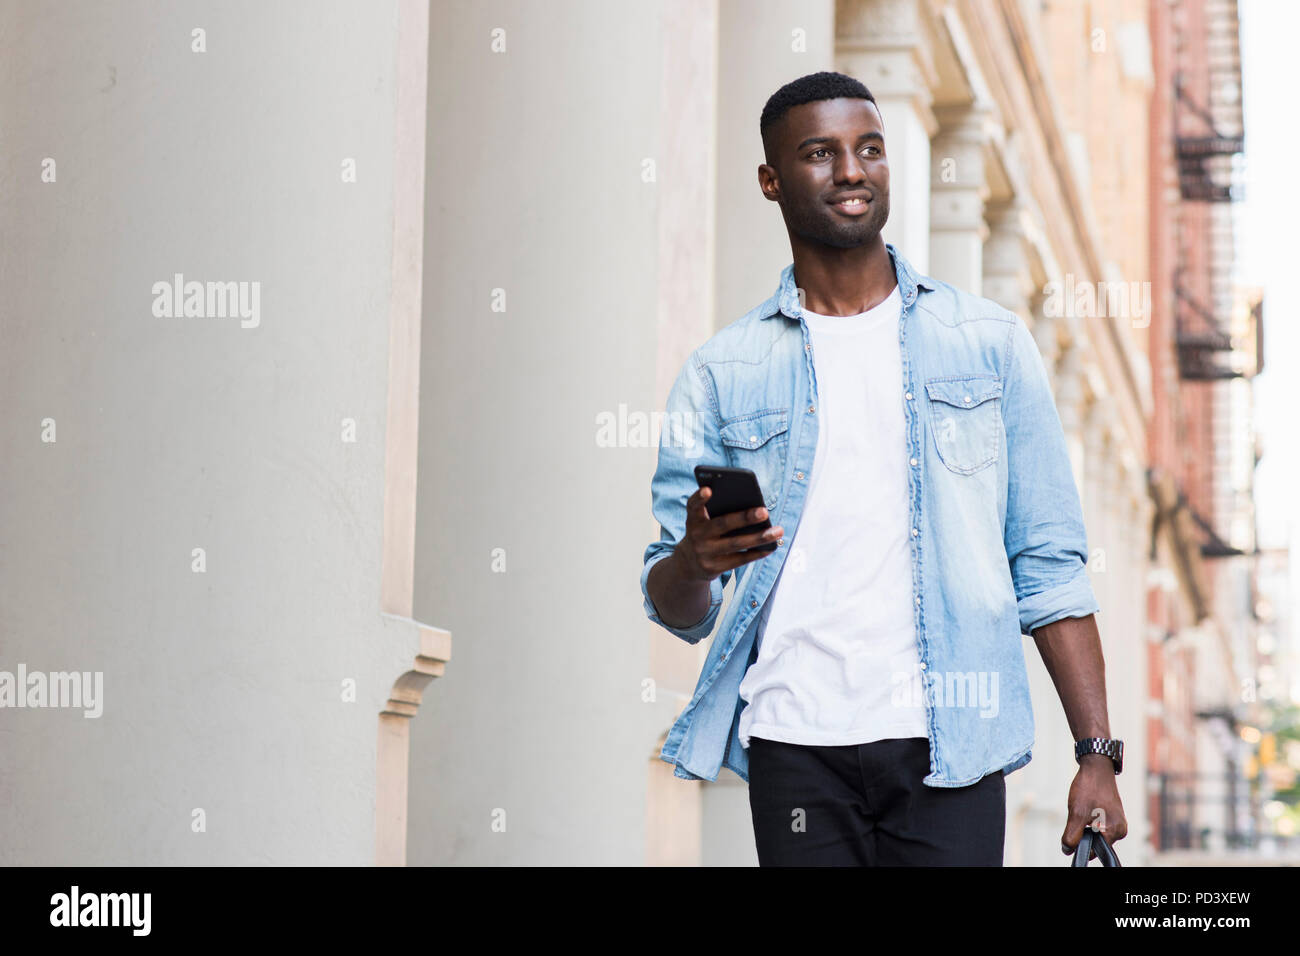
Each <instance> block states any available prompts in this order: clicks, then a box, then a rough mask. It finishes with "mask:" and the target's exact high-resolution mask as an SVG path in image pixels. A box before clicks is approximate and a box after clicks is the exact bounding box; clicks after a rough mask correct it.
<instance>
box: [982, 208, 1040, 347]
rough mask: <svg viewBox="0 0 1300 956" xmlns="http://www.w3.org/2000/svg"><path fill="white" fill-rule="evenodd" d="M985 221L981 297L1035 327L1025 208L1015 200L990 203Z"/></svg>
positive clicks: (1033, 293)
mask: <svg viewBox="0 0 1300 956" xmlns="http://www.w3.org/2000/svg"><path fill="white" fill-rule="evenodd" d="M986 220H987V222H988V227H989V238H988V241H987V242H985V243H984V289H983V293H982V294H983V295H985V296H987V297H988V298H990V299H992V300H993V301H994V302H997V303H998V304H999V305H1002V306H1004V307H1006V308H1008V309H1010V310H1011V311H1012V312H1015V313H1016V314H1018V315H1019V316H1020V317H1021V318H1023V319H1024V320H1025V322H1026V324H1028V325H1030V326H1031V328H1032V326H1033V314H1032V311H1031V310H1032V306H1033V302H1034V297H1035V292H1036V290H1035V287H1034V279H1033V275H1032V273H1031V271H1030V266H1029V244H1028V236H1027V234H1026V230H1025V225H1024V207H1023V206H1022V205H1021V203H1020V202H1019V201H1017V200H1015V199H1011V200H1008V201H1006V202H1000V203H996V204H991V205H989V206H988V208H987V210H986ZM1039 347H1040V348H1041V347H1042V346H1041V343H1040V346H1039Z"/></svg>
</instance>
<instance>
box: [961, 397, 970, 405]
mask: <svg viewBox="0 0 1300 956" xmlns="http://www.w3.org/2000/svg"><path fill="white" fill-rule="evenodd" d="M962 401H963V402H965V403H966V404H967V405H969V404H970V396H969V395H967V396H966V397H965V398H963V399H962Z"/></svg>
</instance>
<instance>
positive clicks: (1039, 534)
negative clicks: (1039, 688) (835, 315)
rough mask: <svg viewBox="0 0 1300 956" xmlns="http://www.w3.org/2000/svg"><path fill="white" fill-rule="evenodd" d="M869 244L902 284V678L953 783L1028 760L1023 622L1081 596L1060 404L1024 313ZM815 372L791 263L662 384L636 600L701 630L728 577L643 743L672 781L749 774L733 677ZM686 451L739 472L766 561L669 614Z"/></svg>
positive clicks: (799, 502)
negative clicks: (911, 650) (908, 580)
mask: <svg viewBox="0 0 1300 956" xmlns="http://www.w3.org/2000/svg"><path fill="white" fill-rule="evenodd" d="M886 248H887V249H888V251H889V254H890V256H891V257H892V260H893V263H894V273H895V276H896V277H897V280H898V285H899V292H900V293H901V295H902V297H903V307H902V314H901V316H900V318H899V323H898V341H899V344H900V347H901V348H900V351H901V355H902V363H903V379H902V380H903V394H901V395H899V396H898V400H899V402H900V403H901V405H902V408H903V411H904V415H905V422H906V431H907V461H908V467H909V473H908V517H909V518H910V522H911V529H912V535H911V545H912V547H911V564H912V568H911V570H912V593H913V599H914V601H913V606H914V614H915V621H916V635H917V642H918V649H919V653H920V658H921V667H922V680H920V681H917V682H916V684H917V685H920V686H921V687H923V688H924V693H923V694H922V695H921V696H922V699H923V701H924V704H925V709H926V724H927V727H928V736H929V739H930V773H929V774H928V775H927V776H926V777H925V778H924V782H925V783H926V784H927V785H929V786H932V787H963V786H967V785H969V784H972V783H974V782H976V781H977V780H979V779H980V778H981V777H982V776H984V775H985V774H987V773H991V772H993V771H995V770H1000V771H1002V772H1003V773H1010V772H1011V771H1013V770H1016V769H1018V768H1019V767H1023V766H1024V765H1025V764H1027V763H1028V762H1029V760H1030V757H1031V756H1032V754H1031V748H1032V747H1033V743H1034V718H1033V713H1032V710H1031V706H1030V700H1029V684H1028V675H1027V673H1026V671H1025V657H1024V648H1023V646H1022V644H1023V640H1022V635H1024V634H1031V633H1032V632H1033V630H1034V629H1035V628H1039V627H1042V626H1043V625H1045V624H1050V623H1051V622H1053V621H1055V620H1058V619H1060V618H1064V617H1085V616H1087V615H1088V614H1092V613H1095V612H1097V611H1098V610H1099V608H1098V606H1097V600H1096V597H1095V596H1094V594H1093V589H1092V583H1091V581H1090V580H1089V577H1088V571H1087V568H1086V563H1087V558H1088V545H1087V538H1086V533H1085V530H1084V526H1083V514H1082V508H1081V507H1080V504H1079V494H1078V490H1077V488H1076V486H1075V482H1074V475H1073V473H1072V471H1071V466H1070V459H1069V456H1068V454H1067V451H1066V445H1065V435H1064V433H1063V430H1062V428H1061V419H1060V416H1059V415H1058V414H1057V411H1056V405H1055V403H1054V402H1053V400H1052V392H1051V387H1050V385H1049V383H1048V378H1047V371H1046V368H1045V367H1044V365H1043V360H1042V357H1041V355H1040V354H1039V352H1038V348H1037V346H1036V344H1035V342H1034V340H1033V338H1032V336H1031V335H1030V333H1029V329H1028V328H1027V327H1026V326H1025V323H1024V322H1023V321H1022V320H1021V318H1020V317H1019V316H1018V315H1016V314H1015V313H1014V312H1011V311H1009V310H1007V309H1005V308H1003V307H1002V306H1000V305H998V304H997V303H995V302H993V301H991V300H989V299H984V298H980V297H979V296H975V295H971V294H969V293H966V292H962V291H961V290H959V289H955V288H953V287H952V286H951V285H948V284H947V283H945V282H940V281H937V280H935V279H932V278H930V277H928V276H923V275H918V274H917V273H916V272H915V271H914V270H913V269H912V267H911V266H910V265H909V264H908V262H907V260H906V259H904V258H903V256H902V255H901V254H900V253H899V252H898V251H897V250H896V249H895V248H894V246H893V245H892V244H887V245H886ZM814 369H815V361H814V355H813V348H812V342H811V339H810V337H809V334H808V326H807V323H806V322H805V321H804V318H803V310H802V308H801V306H800V300H799V294H798V290H797V289H796V287H795V283H794V265H793V263H792V264H790V265H788V266H786V268H785V269H784V270H783V271H782V273H781V282H780V286H779V287H778V288H777V290H776V292H775V294H773V295H772V297H771V298H769V299H768V300H767V301H766V302H764V303H763V304H762V305H760V306H758V308H756V309H753V310H752V311H750V312H749V313H747V314H746V315H744V316H742V317H741V318H740V319H738V320H736V321H735V322H732V323H731V324H730V325H728V326H726V327H725V328H723V329H721V330H720V331H718V332H717V333H716V334H715V335H714V336H713V337H712V338H710V339H709V340H708V341H707V342H705V343H704V344H703V345H701V346H700V347H699V348H697V349H696V350H695V351H694V352H692V353H691V355H690V357H689V359H688V360H687V361H686V364H685V365H684V366H683V368H682V370H681V372H680V373H679V374H678V376H677V379H676V381H675V382H674V384H673V386H672V389H671V391H670V392H669V395H668V407H667V414H666V416H665V419H664V426H665V427H664V428H663V429H662V430H661V433H660V441H659V459H658V468H657V469H656V471H655V475H654V479H653V481H652V483H651V503H652V508H653V512H654V516H655V519H656V520H657V521H658V522H659V525H660V536H659V540H658V541H655V542H652V543H651V544H650V545H649V546H648V547H647V548H646V549H645V556H644V567H643V569H642V572H641V593H642V596H643V598H644V606H645V612H646V614H647V616H649V618H650V620H652V621H654V622H655V623H657V624H659V625H661V626H663V627H664V628H666V629H667V630H668V631H670V632H672V633H673V634H675V635H677V636H678V637H680V638H681V639H682V640H684V641H686V642H688V643H690V644H695V643H697V642H699V641H701V640H703V639H704V638H706V637H708V636H709V635H710V634H711V633H712V632H713V629H714V625H715V624H716V623H717V618H718V610H719V608H720V607H721V606H722V603H723V602H722V597H723V588H724V587H726V585H727V584H728V582H729V581H730V580H731V577H732V575H733V573H735V574H736V575H737V581H736V588H735V591H734V594H733V596H732V600H731V602H730V603H729V604H728V607H727V613H726V614H725V615H723V618H722V626H721V627H720V628H719V630H718V636H717V638H716V639H715V640H714V641H713V643H712V645H711V646H710V648H709V652H708V655H707V658H706V660H705V662H704V668H703V670H702V672H701V673H700V678H699V682H698V683H697V685H696V688H695V693H694V695H693V696H692V697H691V700H690V703H688V704H687V705H686V706H685V708H683V710H682V711H681V713H680V714H679V715H678V717H677V720H676V721H675V722H674V724H673V727H672V729H671V730H670V731H669V733H668V738H667V740H666V742H665V743H664V746H663V750H662V751H661V753H660V758H661V759H663V760H665V761H667V762H669V763H671V764H673V765H674V771H673V773H674V774H675V775H676V776H678V777H682V778H684V779H687V780H699V779H704V780H716V779H717V775H718V772H719V770H720V769H721V768H722V767H730V768H731V769H732V770H733V771H735V772H736V773H737V774H739V775H740V777H741V778H742V779H744V780H748V779H749V754H748V751H747V750H746V749H745V748H743V747H742V746H741V743H740V737H739V733H738V725H739V718H740V712H741V710H742V709H744V706H745V701H744V700H743V699H742V698H741V697H740V693H739V688H740V682H741V679H742V678H743V677H744V676H745V672H746V670H748V668H749V666H750V664H752V663H753V662H754V661H755V660H757V656H758V646H757V642H756V641H755V634H756V631H757V624H758V618H759V612H760V611H761V609H762V607H763V605H764V603H765V602H766V601H767V599H768V597H769V595H770V593H771V591H772V584H773V582H774V581H775V580H776V577H777V574H778V573H779V572H780V570H781V566H782V563H783V562H784V561H785V558H786V556H787V555H788V554H789V550H790V549H789V546H788V545H789V542H790V541H792V540H793V539H794V535H795V532H796V530H797V528H798V525H799V516H800V514H801V513H802V511H803V507H804V502H805V500H806V498H807V492H808V482H809V480H810V478H811V471H812V467H813V461H814V458H815V454H816V449H817V438H818V420H817V379H816V374H815V371H814ZM697 464H709V465H730V466H733V467H739V468H749V469H752V470H753V471H754V473H755V474H756V475H757V476H758V481H759V485H760V486H761V488H762V489H763V495H764V499H765V501H766V504H767V508H768V512H769V513H770V515H771V518H772V523H773V524H774V525H780V526H781V527H782V528H784V529H785V534H784V536H783V538H782V541H781V546H780V547H778V548H777V550H776V551H775V552H773V553H772V554H771V555H769V556H768V557H766V558H763V559H760V560H758V561H754V562H751V563H749V564H745V565H742V566H741V567H740V568H738V569H736V572H732V571H727V572H725V573H723V574H722V575H720V576H719V577H718V578H715V579H714V580H713V581H712V582H711V585H710V590H711V597H712V600H711V602H710V605H709V610H708V613H707V614H705V616H704V619H703V620H701V621H700V622H699V623H697V624H695V625H694V626H693V627H687V628H676V627H669V626H668V625H667V624H664V622H663V621H662V620H661V619H660V617H659V615H658V612H657V611H656V609H655V606H654V603H653V602H652V601H651V600H650V595H649V593H648V591H647V590H646V578H647V577H648V576H649V573H650V569H651V568H652V567H653V566H654V565H655V563H656V562H658V561H661V560H663V559H664V558H666V557H668V556H669V555H670V554H671V553H672V550H673V548H674V547H675V545H676V543H677V542H678V541H679V540H681V538H682V535H683V533H684V531H685V526H686V500H687V498H689V497H690V495H691V494H692V493H693V492H694V491H695V489H696V487H697V484H696V480H695V475H694V468H695V466H696V465H697ZM881 679H882V680H884V679H888V678H887V675H882V677H881ZM914 686H915V685H914ZM1062 745H1063V746H1064V745H1068V741H1065V742H1062Z"/></svg>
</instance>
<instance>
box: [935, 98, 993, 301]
mask: <svg viewBox="0 0 1300 956" xmlns="http://www.w3.org/2000/svg"><path fill="white" fill-rule="evenodd" d="M935 118H936V119H938V121H939V132H938V134H937V135H936V136H935V137H934V140H933V141H932V143H931V145H930V190H931V193H930V273H931V275H933V276H935V277H936V278H938V279H942V280H944V281H945V282H950V283H952V284H953V285H955V286H957V287H958V288H960V289H965V290H966V291H967V292H972V293H974V294H975V295H982V294H983V287H984V242H985V240H987V239H988V236H989V229H988V226H987V224H986V223H985V221H984V204H985V201H986V200H987V199H988V197H989V187H988V184H987V182H986V181H985V175H984V173H985V168H984V166H985V149H986V147H987V145H988V143H989V142H990V140H991V125H990V124H991V123H992V115H991V113H990V112H989V111H988V110H987V109H984V108H982V107H979V106H969V107H967V106H963V107H943V108H939V109H936V110H935Z"/></svg>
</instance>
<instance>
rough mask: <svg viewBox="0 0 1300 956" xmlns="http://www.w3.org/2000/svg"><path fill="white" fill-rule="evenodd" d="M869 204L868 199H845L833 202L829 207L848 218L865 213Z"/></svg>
mask: <svg viewBox="0 0 1300 956" xmlns="http://www.w3.org/2000/svg"><path fill="white" fill-rule="evenodd" d="M870 203H871V200H869V199H845V200H841V201H840V202H833V203H831V204H830V205H831V206H832V208H834V209H838V210H839V211H840V212H842V213H845V214H846V215H849V216H860V215H862V214H863V213H864V212H866V211H867V206H868V205H869V204H870Z"/></svg>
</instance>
